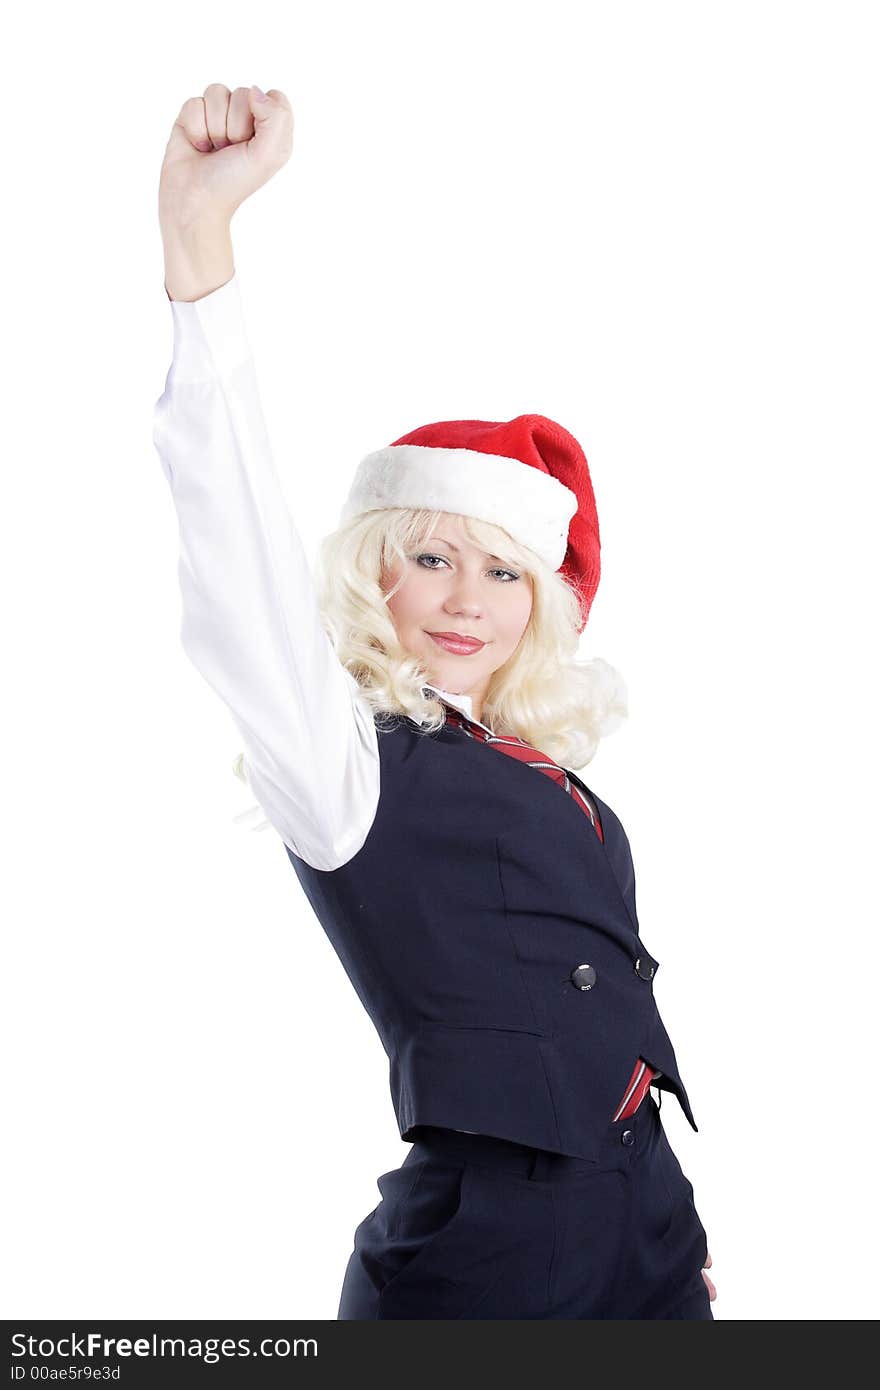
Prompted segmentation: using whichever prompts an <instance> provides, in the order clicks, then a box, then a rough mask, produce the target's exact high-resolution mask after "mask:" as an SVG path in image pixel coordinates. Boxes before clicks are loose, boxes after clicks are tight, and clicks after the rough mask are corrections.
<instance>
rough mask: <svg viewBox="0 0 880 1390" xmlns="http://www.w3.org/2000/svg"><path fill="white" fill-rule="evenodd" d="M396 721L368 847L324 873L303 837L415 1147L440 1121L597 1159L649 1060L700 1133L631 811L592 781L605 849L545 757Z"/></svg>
mask: <svg viewBox="0 0 880 1390" xmlns="http://www.w3.org/2000/svg"><path fill="white" fill-rule="evenodd" d="M388 718H393V726H392V727H391V728H390V729H377V734H378V742H379V756H380V796H379V805H378V808H377V811H376V816H375V819H374V821H373V824H372V826H371V828H370V831H369V833H368V835H367V838H366V841H365V842H364V844H363V846H362V847H361V849H360V850H358V852H357V853H356V854H355V855H354V856H353V857H352V858H351V859H350V860H349V861H348V863H346V864H344V865H342V867H341V868H338V869H332V870H323V869H314V868H312V866H311V865H309V864H307V863H306V862H305V861H304V860H302V859H300V858H299V856H298V855H296V854H294V853H293V851H292V850H291V849H290V848H289V847H288V846H285V848H286V850H287V854H288V857H289V859H290V861H291V863H292V864H293V867H294V869H295V870H296V874H297V876H298V878H299V881H300V883H301V884H302V887H303V889H304V891H305V893H306V895H307V897H308V899H309V902H310V903H311V905H312V908H313V910H314V912H315V914H316V916H317V917H318V920H319V921H320V923H321V925H322V927H323V928H324V931H325V932H326V933H327V936H328V937H329V939H330V942H331V944H332V946H333V948H334V950H335V951H336V954H337V955H338V956H339V958H340V960H341V962H342V965H343V967H344V969H345V971H346V973H347V974H348V977H349V979H350V980H351V982H352V984H353V985H354V988H355V990H356V991H357V993H358V996H359V998H360V1000H361V1002H362V1003H363V1005H364V1008H365V1009H366V1010H367V1013H368V1014H369V1016H370V1018H371V1019H372V1021H373V1024H374V1025H375V1027H376V1030H377V1032H378V1034H379V1037H380V1038H381V1040H382V1044H383V1046H384V1048H385V1051H386V1053H387V1055H388V1058H389V1062H390V1084H391V1095H392V1098H393V1102H394V1110H395V1115H396V1117H397V1124H398V1128H399V1130H400V1135H401V1138H402V1139H404V1140H410V1139H412V1138H414V1137H415V1136H414V1135H413V1132H412V1131H413V1129H414V1127H415V1126H417V1125H440V1126H443V1127H446V1128H450V1129H464V1130H472V1131H474V1132H476V1133H480V1134H492V1135H496V1136H498V1137H500V1138H502V1139H512V1140H515V1141H517V1142H518V1143H521V1144H529V1145H532V1146H533V1147H535V1148H541V1149H552V1150H556V1151H558V1152H561V1153H567V1154H572V1155H575V1156H576V1157H581V1158H587V1159H592V1158H595V1157H597V1156H598V1144H599V1140H600V1138H601V1137H602V1135H603V1134H606V1133H607V1132H608V1128H609V1125H610V1123H611V1116H612V1115H613V1114H614V1112H615V1110H616V1108H617V1106H618V1105H619V1102H620V1097H621V1095H622V1094H623V1092H624V1089H625V1087H626V1085H627V1082H628V1081H629V1079H630V1075H631V1073H632V1070H633V1067H634V1066H635V1063H636V1059H637V1058H638V1057H643V1058H644V1060H645V1061H646V1062H647V1063H648V1065H649V1066H651V1067H655V1068H658V1069H659V1070H660V1071H661V1072H662V1076H661V1077H659V1078H658V1079H657V1081H655V1083H654V1084H655V1085H658V1086H659V1087H660V1088H661V1089H664V1090H668V1091H672V1092H673V1093H674V1094H675V1095H676V1096H677V1098H678V1100H679V1103H680V1104H681V1106H682V1109H683V1110H684V1113H685V1115H686V1116H687V1119H688V1121H689V1123H690V1124H691V1125H692V1127H693V1128H694V1129H696V1128H697V1125H696V1123H695V1121H694V1117H693V1114H692V1112H691V1107H690V1103H689V1101H688V1097H687V1093H686V1091H685V1088H684V1085H683V1084H682V1081H681V1079H680V1077H679V1074H678V1067H677V1065H676V1060H675V1053H674V1051H673V1048H672V1043H671V1042H670V1040H669V1037H668V1035H667V1032H666V1029H665V1028H664V1026H663V1022H662V1020H661V1018H660V1014H659V1012H658V1010H657V1005H656V1003H655V1000H654V987H653V980H654V976H655V975H656V971H657V968H658V962H657V960H656V958H655V957H654V956H652V955H651V954H650V952H649V951H648V950H647V949H646V947H645V946H644V944H643V942H642V941H641V939H640V937H639V927H638V921H637V919H636V901H635V877H634V872H633V863H632V856H631V853H630V846H629V841H628V839H627V837H626V833H625V831H624V829H623V826H622V825H621V823H620V821H619V820H618V819H617V816H616V815H615V814H614V812H613V811H612V810H611V808H610V807H609V806H606V805H605V804H604V802H602V801H600V799H599V798H598V797H597V796H596V794H595V793H594V792H592V791H590V789H589V788H587V790H588V792H589V794H590V795H591V796H592V797H593V800H594V802H595V804H596V805H597V806H598V809H599V814H600V816H601V819H602V827H603V831H604V834H605V840H604V842H603V841H601V840H600V839H599V837H598V835H597V834H596V832H595V830H594V829H593V826H592V825H591V823H590V820H589V817H587V816H585V815H584V813H583V811H582V810H581V809H580V807H579V806H578V805H576V804H575V802H574V800H573V799H572V798H571V796H570V795H569V794H568V793H567V792H566V791H565V789H564V788H563V787H561V786H559V785H558V784H557V783H556V782H554V781H552V780H551V778H549V777H545V776H544V775H543V774H542V773H541V772H539V771H537V770H536V769H535V768H530V767H528V766H526V764H525V763H522V762H519V761H518V760H517V759H516V758H509V757H505V756H504V755H503V754H501V753H499V752H498V750H497V749H494V748H493V747H492V746H491V745H490V744H485V743H482V742H481V741H479V740H477V739H471V738H468V737H467V736H466V735H465V734H462V733H461V731H460V730H457V729H455V728H453V727H451V726H445V727H444V728H442V729H440V730H439V732H437V733H433V734H429V733H426V732H425V731H424V730H423V729H421V728H420V727H419V726H418V725H417V724H415V722H414V721H412V720H409V719H406V718H404V717H403V716H396V717H390V716H389V717H388ZM570 775H571V774H570ZM575 780H578V779H575ZM582 785H583V784H582ZM584 966H589V967H591V969H589V970H584V969H583V967H584ZM584 983H587V984H589V988H586V989H584V988H581V985H582V984H584ZM618 1123H624V1122H620V1121H619V1122H618Z"/></svg>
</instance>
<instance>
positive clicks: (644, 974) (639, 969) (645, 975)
mask: <svg viewBox="0 0 880 1390" xmlns="http://www.w3.org/2000/svg"><path fill="white" fill-rule="evenodd" d="M636 974H637V975H638V977H639V979H640V980H650V979H653V976H654V966H653V964H652V962H651V961H649V960H642V957H641V956H639V958H638V960H637V961H636Z"/></svg>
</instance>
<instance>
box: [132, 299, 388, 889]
mask: <svg viewBox="0 0 880 1390" xmlns="http://www.w3.org/2000/svg"><path fill="white" fill-rule="evenodd" d="M170 303H171V310H172V316H173V327H174V350H173V360H172V363H171V367H170V368H169V371H168V375H167V377H166V380H165V389H164V392H163V394H162V395H161V396H160V398H159V400H158V401H157V402H156V405H155V409H154V425H153V442H154V444H155V446H156V449H157V451H158V454H159V458H160V461H161V464H162V468H163V470H164V473H165V477H166V478H167V480H168V483H169V485H170V488H171V495H172V497H173V499H174V505H175V507H176V509H177V518H178V523H179V530H180V560H179V565H178V576H179V580H180V587H181V592H182V597H183V612H182V623H181V630H180V637H181V643H182V645H183V649H184V651H185V653H186V655H187V656H188V657H189V659H190V660H191V661H192V663H193V665H194V666H195V667H196V668H197V670H198V671H199V672H200V673H201V674H202V676H204V678H205V680H206V681H207V682H208V684H209V685H210V686H211V687H212V688H213V689H214V690H215V691H216V693H217V694H218V695H219V696H220V697H221V699H222V700H223V701H224V702H225V703H226V705H227V706H228V707H229V710H230V712H231V714H232V718H233V720H234V723H235V725H236V727H237V729H238V731H239V733H240V734H241V738H242V740H243V743H244V770H245V774H246V781H247V785H248V786H249V787H250V789H251V791H252V793H253V795H254V796H255V798H256V800H257V802H258V803H259V805H260V806H261V807H262V809H263V811H264V812H265V814H266V816H267V818H268V820H269V822H270V823H271V825H273V826H274V828H275V829H276V830H277V831H278V833H279V834H280V836H281V838H282V840H283V841H284V842H285V844H287V845H288V846H289V847H290V849H292V850H293V852H294V853H295V854H297V855H299V857H300V858H302V859H304V860H306V862H307V863H309V864H311V865H313V866H314V867H315V868H318V869H335V868H338V867H339V866H340V865H342V864H344V863H346V862H347V861H348V860H349V859H350V858H352V856H353V855H354V854H356V853H357V851H358V850H359V849H360V847H361V845H362V844H363V842H364V840H365V839H366V837H367V834H368V832H369V829H370V826H371V825H372V823H373V819H374V817H375V813H376V808H377V806H378V801H379V750H378V740H377V731H376V728H375V725H374V723H373V714H372V709H371V707H370V706H369V705H368V704H367V702H366V700H365V699H364V698H363V695H362V693H361V691H360V687H359V686H358V683H357V681H356V680H355V679H354V677H353V676H352V675H351V673H350V672H349V671H347V670H346V669H345V667H344V666H343V665H342V664H341V662H340V661H339V659H338V657H337V656H336V653H335V650H334V648H333V645H332V642H331V640H330V637H329V635H328V634H327V632H326V631H325V630H324V627H323V625H322V622H321V618H320V613H319V609H318V606H317V595H316V592H315V588H314V583H313V579H312V575H311V572H310V570H309V566H308V561H307V558H306V555H305V552H304V550H303V546H302V542H301V540H300V537H299V535H298V533H297V531H296V529H295V527H294V525H293V521H292V519H291V516H290V512H289V510H288V508H287V505H286V502H285V500H284V495H283V493H282V491H281V487H280V484H279V481H278V477H277V474H276V472H275V467H274V464H273V461H272V454H271V448H270V445H269V441H268V438H267V434H266V427H265V422H264V419H263V412H262V405H261V403H260V398H259V392H258V387H257V380H256V373H255V368H254V361H253V356H252V353H251V349H250V345H249V341H248V338H247V335H246V329H245V324H244V315H243V311H242V304H241V299H240V294H239V284H238V279H237V277H236V276H235V275H234V276H233V278H232V279H231V280H228V281H227V282H226V284H225V285H221V286H220V288H219V289H217V290H214V291H213V293H211V294H208V295H206V296H205V297H204V298H202V299H198V300H195V301H194V302H193V303H186V302H183V301H181V300H172V301H170Z"/></svg>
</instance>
